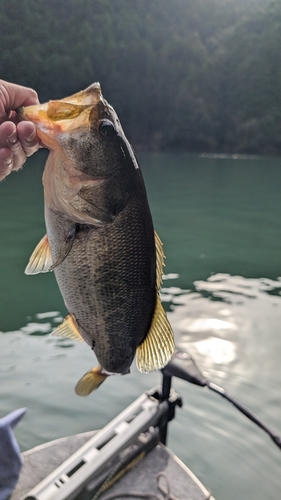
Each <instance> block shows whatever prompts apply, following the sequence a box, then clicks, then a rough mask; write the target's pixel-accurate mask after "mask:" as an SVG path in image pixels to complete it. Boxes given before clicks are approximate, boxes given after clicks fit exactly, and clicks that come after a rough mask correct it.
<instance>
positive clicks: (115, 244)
mask: <svg viewBox="0 0 281 500" xmlns="http://www.w3.org/2000/svg"><path fill="white" fill-rule="evenodd" d="M20 114H21V117H22V118H24V119H29V120H31V121H33V122H34V123H35V124H36V126H37V131H38V135H39V137H40V139H41V141H42V143H43V144H44V145H45V146H46V147H48V148H49V149H50V154H49V157H48V160H47V163H46V166H45V171H44V175H43V184H44V198H45V221H46V227H47V235H48V238H45V239H43V240H44V241H43V240H42V241H41V242H40V243H39V245H38V248H37V249H36V251H35V253H36V257H35V256H34V254H33V255H32V257H31V261H30V264H29V265H28V267H27V272H28V273H29V274H32V273H35V272H45V271H48V270H50V269H51V270H52V269H54V272H55V275H56V279H57V282H58V285H59V288H60V291H61V293H62V296H63V298H64V301H65V305H66V307H67V309H68V311H69V313H70V315H69V317H68V319H66V320H65V323H64V324H63V325H62V327H61V328H60V327H59V328H58V329H57V330H58V331H57V334H58V335H59V334H63V335H65V336H71V335H73V336H74V337H75V336H77V337H79V336H82V337H83V339H84V340H85V341H86V342H87V343H88V344H89V345H90V347H91V348H92V349H93V350H94V352H95V354H96V356H97V358H98V361H99V363H100V365H101V367H100V369H94V370H92V371H90V372H87V374H86V375H85V376H84V377H86V376H87V377H86V378H87V380H88V379H90V378H91V377H92V378H95V377H96V378H98V377H99V378H98V382H97V383H95V382H94V383H93V384H92V387H94V388H96V387H97V386H98V385H99V384H100V383H101V381H103V379H104V378H105V377H106V376H107V374H112V373H121V374H125V373H128V372H129V370H130V366H131V363H132V361H133V358H134V356H135V353H136V350H140V346H141V353H140V356H139V361H138V363H137V364H138V367H139V369H141V370H142V369H143V371H148V370H150V369H156V368H159V367H162V366H164V364H166V362H167V361H168V360H169V358H170V357H171V355H172V352H173V345H174V344H173V335H172V331H171V327H170V325H169V323H168V320H167V318H166V316H165V314H164V311H163V310H162V309H161V305H159V296H158V291H159V287H160V283H159V280H160V279H161V278H159V274H160V275H161V273H162V269H161V266H162V264H163V262H162V260H163V255H162V253H161V252H162V248H160V247H161V245H160V244H159V243H158V252H156V247H157V245H155V235H154V229H153V223H152V218H151V214H150V210H149V206H148V201H147V196H146V190H145V186H144V182H143V178H142V175H141V171H140V168H139V165H138V163H137V161H136V158H135V156H134V153H133V151H132V148H131V146H130V144H129V143H128V141H127V139H126V137H125V135H124V132H123V130H122V127H121V125H120V122H119V119H118V117H117V115H116V113H115V111H114V110H113V108H112V107H111V106H110V105H108V103H107V102H106V101H105V100H104V99H103V97H102V95H101V91H100V87H99V84H93V85H92V86H91V87H89V88H88V89H86V90H85V91H82V92H80V93H78V94H76V95H74V96H71V97H70V98H65V99H63V100H61V101H51V102H50V103H47V104H44V105H40V106H37V107H34V106H31V107H28V108H25V109H23V110H21V111H20ZM48 245H49V248H48ZM38 255H39V256H40V260H39V261H38ZM157 260H158V263H157ZM38 262H39V264H38ZM35 264H36V265H35ZM157 266H158V271H157ZM159 269H160V271H159ZM157 273H158V278H157ZM158 319H160V322H159V320H158ZM160 323H161V328H162V329H163V334H164V335H163V338H162V334H161V333H160V326H159V325H160ZM152 326H153V328H152ZM146 343H147V345H146ZM84 377H83V379H81V380H84ZM80 382H81V381H80ZM80 382H79V383H78V385H79V384H80ZM85 383H86V382H85ZM80 385H81V384H80ZM82 386H83V382H82ZM79 387H80V386H79ZM91 390H93V389H91ZM87 391H88V389H86V391H84V389H83V387H82V389H81V390H80V389H79V390H78V393H80V394H81V395H85V394H84V393H87ZM82 393H83V394H82Z"/></svg>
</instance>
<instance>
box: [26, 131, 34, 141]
mask: <svg viewBox="0 0 281 500" xmlns="http://www.w3.org/2000/svg"><path fill="white" fill-rule="evenodd" d="M35 136H36V130H34V131H33V132H32V134H31V135H30V136H29V137H26V138H25V140H26V142H32V141H33V140H34V139H35Z"/></svg>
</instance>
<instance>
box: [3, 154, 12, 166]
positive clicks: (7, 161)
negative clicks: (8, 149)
mask: <svg viewBox="0 0 281 500" xmlns="http://www.w3.org/2000/svg"><path fill="white" fill-rule="evenodd" d="M4 165H5V167H8V168H9V167H11V168H12V166H13V157H12V156H9V158H6V159H5V160H4Z"/></svg>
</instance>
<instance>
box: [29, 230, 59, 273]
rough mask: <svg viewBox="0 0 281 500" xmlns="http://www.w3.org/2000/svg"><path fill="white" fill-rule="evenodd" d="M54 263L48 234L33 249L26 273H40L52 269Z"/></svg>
mask: <svg viewBox="0 0 281 500" xmlns="http://www.w3.org/2000/svg"><path fill="white" fill-rule="evenodd" d="M52 264H53V261H52V255H51V250H50V244H49V240H48V236H47V235H46V234H45V236H44V237H43V238H42V240H40V241H39V243H38V245H37V246H36V248H35V250H34V251H33V253H32V255H31V257H30V259H29V263H28V264H27V266H26V269H25V271H24V272H25V274H39V273H47V272H48V271H50V269H51V266H52Z"/></svg>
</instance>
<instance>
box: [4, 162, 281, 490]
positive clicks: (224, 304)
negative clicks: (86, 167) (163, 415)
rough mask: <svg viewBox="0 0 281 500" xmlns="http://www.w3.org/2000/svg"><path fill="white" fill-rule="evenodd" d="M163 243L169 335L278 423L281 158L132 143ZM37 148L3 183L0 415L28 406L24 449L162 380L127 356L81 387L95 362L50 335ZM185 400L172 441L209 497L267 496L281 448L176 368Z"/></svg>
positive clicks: (52, 308)
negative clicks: (79, 391) (84, 394)
mask: <svg viewBox="0 0 281 500" xmlns="http://www.w3.org/2000/svg"><path fill="white" fill-rule="evenodd" d="M139 160H140V163H141V166H142V170H143V174H144V177H145V181H146V185H147V191H148V196H149V201H150V206H151V211H152V214H153V219H154V223H155V228H156V229H157V231H158V233H159V235H160V237H161V239H162V241H163V243H164V247H165V254H166V267H165V279H164V281H163V290H162V300H163V302H164V304H165V307H166V309H167V310H168V314H169V318H170V321H171V323H172V325H173V328H174V332H175V337H176V343H177V345H178V346H179V347H182V348H185V349H186V350H188V351H189V352H191V353H192V354H193V355H194V357H195V359H196V360H197V362H198V364H199V366H200V367H201V368H202V369H203V370H204V373H205V374H206V375H208V377H210V379H211V380H212V381H214V382H216V383H218V384H220V385H222V386H223V387H224V388H225V389H228V390H229V392H231V393H232V394H233V395H235V396H236V397H237V398H239V399H241V400H242V401H244V402H245V403H246V404H247V405H248V406H250V408H251V409H252V410H254V411H255V412H256V413H257V414H258V415H259V416H260V417H261V418H262V419H263V420H264V421H265V422H266V423H267V424H268V425H269V426H271V427H272V428H273V429H275V430H276V431H278V432H279V433H280V434H281V419H280V416H281V392H280V388H281V364H280V357H281V335H280V330H281V327H280V325H281V298H280V294H281V279H280V278H279V277H280V276H281V231H280V218H281V200H280V192H281V190H280V188H281V159H268V158H266V159H265V158H263V159H262V158H239V157H238V158H222V157H217V158H206V157H198V156H197V157H196V156H189V155H184V154H178V155H174V154H153V155H152V154H148V153H145V154H144V153H143V154H141V155H139ZM44 161H45V156H44V154H43V152H40V153H39V154H37V155H36V156H35V157H32V158H30V159H29V161H28V163H27V165H26V166H25V168H24V169H23V170H22V171H21V172H20V173H18V174H13V175H11V176H9V178H7V179H6V180H5V181H4V182H3V183H1V184H0V213H1V222H0V416H2V415H4V414H6V413H7V412H9V411H12V410H14V409H16V408H19V407H22V406H27V407H28V413H27V415H26V416H25V418H24V420H23V421H22V423H21V424H20V426H19V427H18V429H17V438H18V440H19V443H20V446H21V449H22V450H26V449H28V448H30V447H32V446H35V445H37V444H40V443H42V442H44V441H46V440H50V439H55V438H57V437H60V436H63V435H69V434H73V433H76V432H83V431H86V430H90V429H94V428H99V427H101V426H103V425H104V424H105V423H107V422H108V421H109V420H110V419H111V418H113V417H114V416H115V415H116V414H117V413H118V412H119V411H121V410H122V409H124V407H125V406H126V405H127V404H128V403H130V402H131V401H133V399H134V398H135V397H137V396H138V395H139V394H141V392H143V391H144V390H146V389H149V388H151V387H152V386H153V385H156V384H157V383H159V382H160V375H159V374H158V373H152V374H150V375H147V376H146V375H142V374H140V373H138V372H137V371H136V369H135V367H133V369H132V374H131V375H129V376H126V377H111V378H110V379H108V380H107V381H106V383H105V384H104V385H103V386H102V387H101V388H100V389H99V390H98V391H97V392H96V393H94V394H92V395H91V396H90V397H88V398H79V397H77V396H76V395H75V393H74V385H75V383H76V382H77V380H78V379H79V378H80V376H81V375H82V374H83V373H84V372H85V371H86V370H87V369H89V368H91V367H92V366H94V365H95V362H96V360H95V359H94V356H93V353H92V352H91V351H90V349H89V348H88V347H87V346H86V345H81V344H80V343H79V344H74V343H73V342H70V341H66V340H61V339H56V338H52V337H50V336H49V335H48V334H49V333H50V331H51V330H52V329H53V328H54V327H55V326H56V325H57V324H58V323H59V322H60V321H61V319H62V317H63V316H64V315H65V314H66V310H65V308H64V304H63V301H62V298H61V296H60V294H59V291H58V288H57V285H56V282H55V279H54V276H53V275H52V274H44V275H38V276H25V275H24V272H23V271H24V268H25V266H26V264H27V261H28V258H29V256H30V254H31V252H32V251H33V249H34V247H35V245H36V244H37V243H38V241H39V239H40V238H41V237H42V236H43V235H44V232H45V229H44V219H43V199H42V186H41V176H42V171H43V165H44ZM174 387H175V389H176V390H177V391H178V392H179V393H180V394H181V395H182V396H183V399H184V408H183V409H181V410H178V411H177V419H176V421H174V422H173V423H172V424H171V427H170V431H169V445H170V447H171V449H172V450H173V451H174V452H175V453H177V454H178V456H179V457H180V458H181V459H182V460H183V461H184V462H185V463H186V464H187V465H188V466H189V467H190V468H191V469H192V470H193V472H194V473H195V474H196V475H197V476H198V477H199V478H200V479H201V480H202V482H203V483H204V484H205V485H206V486H207V487H208V488H210V489H211V490H212V492H213V494H214V496H215V497H216V498H217V500H223V499H227V500H234V499H235V500H236V499H237V498H239V499H240V498H241V499H242V498H243V499H244V498H245V499H246V498H247V500H264V499H265V498H266V499H267V500H277V499H278V498H280V495H281V485H280V463H281V455H280V451H279V450H278V448H277V447H276V446H275V445H274V444H273V443H272V442H271V441H270V439H269V438H268V437H267V436H266V435H265V434H264V433H263V432H262V431H261V430H259V429H258V428H257V427H255V426H254V425H253V424H252V423H251V422H248V421H247V419H246V418H245V417H243V416H242V415H241V414H239V413H238V412H237V410H235V409H234V408H233V407H232V406H231V405H230V404H229V403H227V402H226V401H224V400H222V399H221V398H219V397H218V396H217V395H215V394H213V393H211V392H210V391H208V390H207V389H206V390H205V389H201V388H198V387H195V386H191V385H187V384H186V383H185V382H182V381H180V380H176V381H175V382H174Z"/></svg>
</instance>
